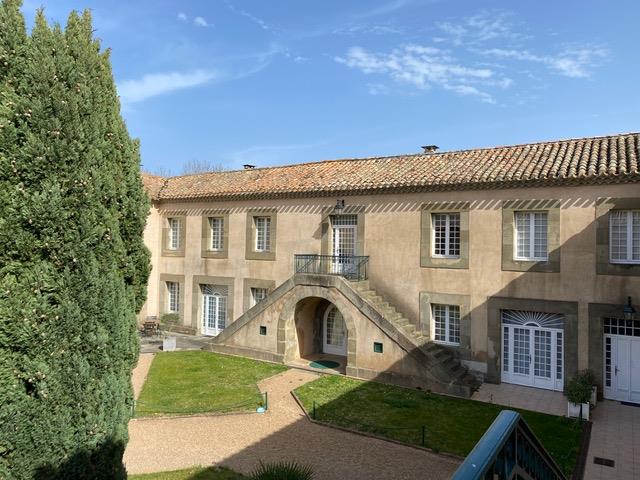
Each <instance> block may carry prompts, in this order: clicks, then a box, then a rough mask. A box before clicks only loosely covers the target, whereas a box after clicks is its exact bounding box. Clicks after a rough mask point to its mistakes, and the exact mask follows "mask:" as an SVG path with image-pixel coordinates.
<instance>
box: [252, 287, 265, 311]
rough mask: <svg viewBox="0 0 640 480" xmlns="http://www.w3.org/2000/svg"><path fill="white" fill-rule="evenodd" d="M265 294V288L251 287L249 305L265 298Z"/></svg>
mask: <svg viewBox="0 0 640 480" xmlns="http://www.w3.org/2000/svg"><path fill="white" fill-rule="evenodd" d="M267 294H268V290H267V289H266V288H258V287H251V301H252V305H251V306H253V305H257V304H258V303H260V302H261V301H262V300H264V299H265V298H267Z"/></svg>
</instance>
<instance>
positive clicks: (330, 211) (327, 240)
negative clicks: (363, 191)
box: [320, 205, 365, 256]
mask: <svg viewBox="0 0 640 480" xmlns="http://www.w3.org/2000/svg"><path fill="white" fill-rule="evenodd" d="M333 215H355V216H356V217H357V222H358V225H357V227H356V228H357V230H356V256H363V255H364V225H365V218H364V217H365V207H364V206H362V205H345V207H344V208H343V209H342V210H341V211H340V212H336V211H335V209H334V208H333V207H327V208H325V209H323V212H322V219H321V221H320V224H321V227H322V239H321V241H320V253H321V254H322V255H332V252H333V245H332V243H333V241H332V234H331V217H332V216H333Z"/></svg>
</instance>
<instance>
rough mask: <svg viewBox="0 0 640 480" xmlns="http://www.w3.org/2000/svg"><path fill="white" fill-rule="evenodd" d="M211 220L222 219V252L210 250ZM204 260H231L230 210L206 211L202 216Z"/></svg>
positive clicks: (202, 254) (202, 253)
mask: <svg viewBox="0 0 640 480" xmlns="http://www.w3.org/2000/svg"><path fill="white" fill-rule="evenodd" d="M210 218H222V222H223V226H222V250H210V248H209V246H210V245H211V225H210V223H209V219H210ZM201 256H202V258H229V210H215V211H213V210H212V211H206V212H204V213H203V215H202V252H201Z"/></svg>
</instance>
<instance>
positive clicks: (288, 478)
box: [249, 461, 313, 480]
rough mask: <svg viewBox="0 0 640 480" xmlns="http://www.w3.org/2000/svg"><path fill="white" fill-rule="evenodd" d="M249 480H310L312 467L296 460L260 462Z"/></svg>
mask: <svg viewBox="0 0 640 480" xmlns="http://www.w3.org/2000/svg"><path fill="white" fill-rule="evenodd" d="M249 478H250V479H251V480H311V479H313V469H312V468H311V467H310V466H309V465H301V464H299V463H297V462H287V461H280V462H274V463H262V462H260V466H259V467H258V468H256V470H255V471H254V472H253V473H252V474H251V476H250V477H249Z"/></svg>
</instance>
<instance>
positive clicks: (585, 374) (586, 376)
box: [580, 369, 598, 408]
mask: <svg viewBox="0 0 640 480" xmlns="http://www.w3.org/2000/svg"><path fill="white" fill-rule="evenodd" d="M580 375H581V376H582V378H583V380H584V381H585V382H586V383H588V384H589V385H591V398H590V399H589V403H590V404H591V408H596V403H597V401H598V387H597V386H596V376H595V375H594V374H593V370H589V369H586V370H583V371H582V373H581V374H580Z"/></svg>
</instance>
